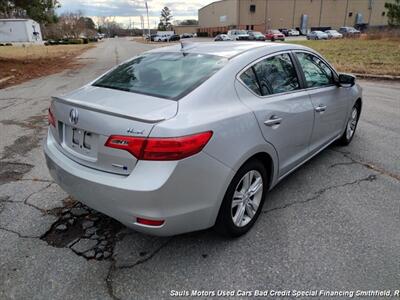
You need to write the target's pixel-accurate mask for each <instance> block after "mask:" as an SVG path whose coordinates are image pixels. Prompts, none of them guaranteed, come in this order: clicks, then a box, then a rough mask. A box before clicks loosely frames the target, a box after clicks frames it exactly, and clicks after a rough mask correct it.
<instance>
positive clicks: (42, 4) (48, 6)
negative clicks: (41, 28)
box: [0, 0, 60, 24]
mask: <svg viewBox="0 0 400 300" xmlns="http://www.w3.org/2000/svg"><path fill="white" fill-rule="evenodd" d="M58 7H60V3H59V2H58V0H0V15H1V16H3V17H6V18H13V17H16V18H26V17H29V18H31V19H33V20H35V21H37V22H39V23H41V24H47V23H54V22H57V16H56V14H55V9H56V8H58Z"/></svg>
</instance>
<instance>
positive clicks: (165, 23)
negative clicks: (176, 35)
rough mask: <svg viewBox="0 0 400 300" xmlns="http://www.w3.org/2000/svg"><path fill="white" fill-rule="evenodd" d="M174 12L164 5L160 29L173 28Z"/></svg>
mask: <svg viewBox="0 0 400 300" xmlns="http://www.w3.org/2000/svg"><path fill="white" fill-rule="evenodd" d="M172 18H173V16H172V13H171V10H170V9H169V8H168V7H164V8H163V9H162V10H161V17H160V23H159V24H158V29H159V30H170V29H171V28H172V24H171V21H172Z"/></svg>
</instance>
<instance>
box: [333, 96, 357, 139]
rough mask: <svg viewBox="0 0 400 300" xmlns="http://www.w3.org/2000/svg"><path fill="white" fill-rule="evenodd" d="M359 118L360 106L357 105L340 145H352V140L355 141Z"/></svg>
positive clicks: (352, 111) (351, 114)
mask: <svg viewBox="0 0 400 300" xmlns="http://www.w3.org/2000/svg"><path fill="white" fill-rule="evenodd" d="M359 118H360V106H359V105H357V104H356V105H355V106H354V107H353V109H352V110H351V113H350V117H349V119H348V121H347V124H346V129H345V131H344V132H343V135H342V136H341V137H340V138H339V140H338V142H339V144H340V145H343V146H347V145H348V144H350V143H351V140H352V139H353V137H354V134H355V132H356V129H357V125H358V119H359Z"/></svg>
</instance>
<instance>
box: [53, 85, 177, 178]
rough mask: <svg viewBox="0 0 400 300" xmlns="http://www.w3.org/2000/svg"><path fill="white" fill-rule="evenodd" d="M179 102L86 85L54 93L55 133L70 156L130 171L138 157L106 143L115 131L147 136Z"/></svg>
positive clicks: (91, 164) (113, 170) (124, 172)
mask: <svg viewBox="0 0 400 300" xmlns="http://www.w3.org/2000/svg"><path fill="white" fill-rule="evenodd" d="M177 109H178V103H177V102H176V101H173V100H166V99H161V98H157V97H152V96H147V95H141V94H136V93H131V92H125V91H119V90H113V89H108V88H100V87H93V86H89V87H84V88H82V89H79V90H77V91H75V92H72V93H70V94H67V95H65V96H63V97H53V101H52V105H51V111H52V113H53V115H54V117H55V119H56V128H54V127H52V128H51V130H52V133H53V136H54V137H55V140H56V141H57V147H58V149H59V150H60V151H61V152H62V153H64V154H65V155H66V156H68V157H69V158H70V159H72V160H74V161H76V162H78V163H80V164H82V165H85V166H88V167H91V168H94V169H98V170H102V171H106V172H111V173H116V174H121V175H128V174H130V173H131V172H132V170H133V168H134V167H135V165H136V162H137V159H136V158H135V157H134V156H133V155H132V154H130V153H129V152H127V151H123V150H119V149H113V148H109V147H106V146H105V143H106V141H107V139H108V138H109V137H110V136H111V135H125V136H139V137H147V136H148V135H149V134H150V132H151V130H152V128H153V127H154V125H155V124H157V123H159V122H162V121H164V120H166V119H169V118H171V117H173V116H175V114H176V113H177Z"/></svg>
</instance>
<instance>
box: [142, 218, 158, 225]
mask: <svg viewBox="0 0 400 300" xmlns="http://www.w3.org/2000/svg"><path fill="white" fill-rule="evenodd" d="M136 222H137V223H139V224H143V225H148V226H161V225H162V224H164V220H149V219H143V218H137V219H136Z"/></svg>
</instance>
